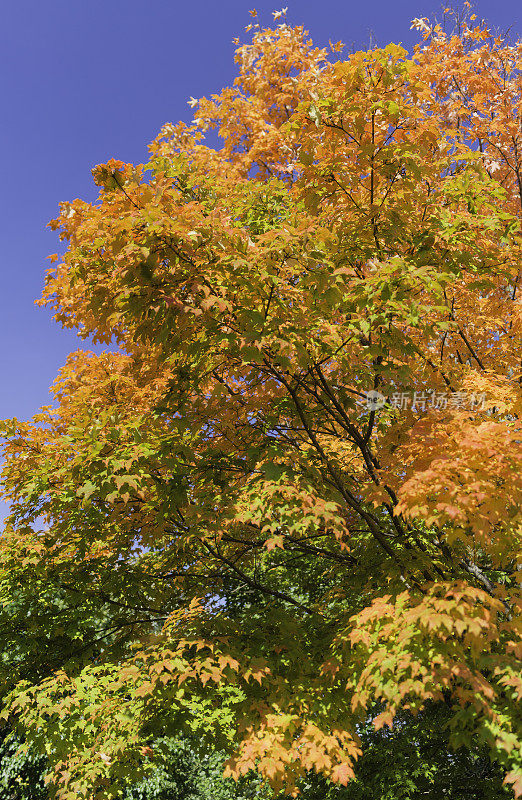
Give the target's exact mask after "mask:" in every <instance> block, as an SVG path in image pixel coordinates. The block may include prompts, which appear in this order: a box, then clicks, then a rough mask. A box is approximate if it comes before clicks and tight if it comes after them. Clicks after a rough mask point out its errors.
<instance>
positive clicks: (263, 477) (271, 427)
mask: <svg viewBox="0 0 522 800" xmlns="http://www.w3.org/2000/svg"><path fill="white" fill-rule="evenodd" d="M254 17H255V15H254ZM414 24H415V25H416V26H417V27H418V28H419V30H420V33H421V41H420V43H419V45H418V46H417V47H416V48H415V51H414V53H413V54H412V55H411V56H410V55H408V53H407V52H406V51H405V50H404V49H403V48H402V47H399V46H397V45H393V44H391V45H388V46H387V47H385V48H373V49H371V50H369V51H367V52H357V53H354V54H353V55H351V56H350V57H348V58H347V59H346V60H342V57H341V55H340V53H341V49H342V48H341V45H340V44H339V45H332V46H331V51H332V52H331V53H328V51H327V50H325V49H319V48H316V47H314V46H313V44H312V43H311V42H310V41H309V40H308V35H307V34H306V32H305V31H304V30H303V29H302V28H300V27H296V28H292V27H290V26H288V25H287V24H286V22H284V21H283V22H282V23H281V24H280V25H279V26H278V27H276V28H274V29H270V28H262V27H261V26H260V25H259V24H258V23H257V22H256V19H255V18H254V20H253V22H252V24H251V26H249V28H250V29H251V32H252V40H251V42H250V43H249V44H244V45H240V44H239V43H238V47H237V51H236V63H237V66H238V77H237V79H236V80H235V82H234V84H233V86H232V87H230V88H226V89H224V90H223V91H222V92H221V93H220V94H216V95H213V96H212V98H211V99H207V98H202V99H201V100H197V101H196V100H191V105H192V106H193V108H194V120H193V122H192V123H191V124H190V125H187V124H184V123H179V124H177V125H171V124H168V125H165V126H164V128H163V129H162V131H161V133H160V135H159V136H158V138H157V139H156V140H155V141H154V142H153V143H152V145H151V148H150V150H151V157H150V161H149V162H148V164H146V165H138V166H134V165H132V164H124V163H122V162H119V161H115V160H111V161H109V162H108V163H107V164H103V165H99V166H98V167H96V168H95V169H94V170H93V175H94V179H95V182H96V183H97V185H98V186H99V187H100V196H99V199H98V201H97V202H96V203H93V204H91V203H86V202H83V201H81V200H75V201H74V202H72V203H63V204H62V207H61V213H60V216H59V218H58V219H57V220H55V221H54V222H53V223H52V227H53V228H54V229H56V230H59V232H60V236H61V238H62V240H64V241H65V242H66V245H67V249H66V252H65V254H64V256H63V257H62V258H61V259H59V258H58V257H54V259H53V260H54V261H55V262H58V263H57V264H56V266H54V267H53V269H52V270H51V271H50V272H49V273H48V277H47V281H46V287H45V290H44V293H43V297H42V300H41V303H43V304H47V305H50V306H51V308H52V309H53V310H54V313H55V317H56V319H57V320H58V321H59V322H61V323H62V324H63V325H64V326H67V327H73V328H76V329H77V330H78V331H79V333H80V335H81V336H83V337H85V338H89V337H91V339H92V340H93V341H94V342H102V343H105V344H107V345H109V344H111V343H112V345H116V346H117V348H118V351H117V352H106V353H104V354H102V355H95V354H93V353H84V352H78V353H74V354H72V355H71V357H70V358H69V360H68V361H67V364H66V365H65V366H64V368H63V369H62V371H61V372H60V375H59V376H58V379H57V381H56V383H55V385H54V396H55V400H56V402H55V404H54V405H53V406H49V407H47V408H44V409H42V410H41V413H40V414H38V415H37V416H36V417H35V418H34V419H33V420H31V421H29V422H20V421H18V420H10V421H6V422H4V424H3V435H4V436H5V438H6V446H5V465H4V470H3V485H4V492H5V496H6V498H7V499H8V501H9V503H10V505H11V513H10V515H9V517H8V519H7V522H6V527H5V530H4V533H3V536H2V539H1V540H0V548H1V549H0V582H1V589H2V595H1V596H2V611H1V620H0V622H1V625H2V632H3V633H2V635H3V650H4V655H3V659H2V662H1V669H2V674H3V678H4V685H5V688H6V697H5V704H4V707H5V710H4V716H9V715H10V716H11V717H12V718H13V719H14V720H18V724H19V725H20V726H21V728H22V729H23V730H24V732H25V735H26V736H27V739H28V741H30V742H32V743H33V745H35V746H37V747H38V746H39V747H41V748H42V749H43V750H45V751H46V752H47V755H48V758H49V759H50V762H51V764H52V767H53V770H54V772H53V775H52V777H51V782H52V785H53V787H54V790H55V792H56V794H57V796H58V797H59V798H61V799H62V800H66V799H67V798H73V797H74V798H77V797H86V798H87V797H88V798H111V797H117V796H118V792H120V790H121V788H122V787H123V786H125V785H127V783H128V781H129V780H131V779H134V778H135V776H137V775H139V774H141V772H143V771H145V772H146V770H147V767H148V766H150V765H152V764H153V763H154V749H153V748H151V747H150V743H151V741H152V738H153V734H154V735H155V736H157V735H168V734H169V732H172V731H178V730H190V731H192V733H194V734H195V735H196V736H198V737H201V738H205V737H209V738H210V739H211V740H212V741H213V742H216V743H217V745H218V746H219V747H223V748H224V749H226V750H227V751H228V752H229V753H230V759H229V762H228V767H227V774H228V775H233V776H235V777H238V776H240V775H243V774H246V773H247V772H248V771H249V770H250V769H252V768H255V769H256V770H257V771H258V772H259V773H260V774H261V775H262V776H263V777H264V778H265V779H266V780H267V781H268V782H269V783H270V785H271V786H272V787H273V789H274V791H279V790H280V789H284V790H285V791H288V792H292V791H293V790H294V788H295V786H296V784H297V782H298V781H299V778H300V777H301V776H302V775H304V774H306V773H307V772H308V771H309V770H312V769H313V770H316V771H317V772H319V773H322V774H324V775H325V776H327V777H328V778H329V779H330V780H332V781H333V782H337V783H340V784H347V783H348V782H349V781H350V779H351V778H353V776H354V762H355V760H356V759H357V757H358V756H359V755H360V753H361V739H360V736H359V733H358V725H360V724H361V721H362V720H364V719H366V718H367V716H368V713H369V712H370V709H371V708H373V707H374V704H375V703H376V702H377V703H380V704H381V709H382V710H381V711H380V712H379V714H378V715H377V716H376V717H375V718H374V719H373V725H374V727H375V729H376V730H379V729H381V728H382V727H383V726H390V727H391V726H392V725H393V721H394V719H395V718H398V715H400V714H404V713H411V714H417V713H419V712H420V711H421V710H422V709H423V708H424V707H426V704H428V703H430V702H433V701H435V702H444V703H445V704H446V705H447V706H448V707H449V708H450V709H451V716H450V719H449V723H448V741H450V743H451V744H452V745H453V746H456V747H458V746H459V745H462V746H464V747H465V746H471V745H472V744H473V745H475V744H477V743H478V744H479V745H480V746H486V747H487V748H488V749H489V752H490V754H491V758H492V759H493V760H494V761H496V762H498V764H499V765H500V766H501V767H502V768H503V769H504V770H505V773H506V785H508V786H509V787H511V789H512V791H513V792H514V795H515V796H516V797H519V796H521V795H522V738H521V733H520V732H521V711H520V703H519V701H520V695H521V693H522V677H521V675H520V656H521V655H522V641H521V631H522V628H521V619H522V618H521V603H522V598H521V593H520V583H519V578H520V576H519V573H518V567H519V566H520V564H521V563H522V559H521V549H520V542H521V527H520V526H521V517H520V507H521V502H520V501H521V497H522V483H521V479H520V463H521V461H522V447H521V444H522V437H521V435H520V425H519V414H520V409H521V401H522V386H521V382H522V376H521V372H522V351H521V348H520V333H521V327H522V311H521V308H522V307H521V305H520V302H519V297H518V293H519V287H518V284H519V281H520V266H519V265H520V256H521V243H522V238H521V231H520V218H521V213H522V212H521V209H522V131H521V126H520V114H521V108H522V96H521V88H522V83H521V82H522V72H521V66H522V44H519V43H517V44H515V45H513V46H512V45H510V44H509V43H508V42H506V41H505V40H503V39H502V38H501V37H498V36H495V35H494V34H492V33H491V32H490V31H489V30H488V28H487V26H486V25H485V24H480V25H479V24H475V22H474V20H473V15H471V16H469V17H468V18H467V20H464V21H460V23H459V25H458V26H457V28H456V29H455V31H454V32H452V33H447V32H445V30H444V29H443V27H442V26H441V25H431V24H430V23H429V22H428V21H426V20H416V21H414ZM208 131H210V132H212V131H215V132H217V133H218V134H219V136H220V137H221V140H222V141H221V143H220V144H219V146H217V147H212V146H210V144H209V140H208V134H207V132H208ZM205 134H207V140H205ZM369 391H371V392H373V393H374V394H373V395H370V397H374V398H377V401H378V402H374V403H373V404H372V402H368V392H369ZM408 397H410V398H413V402H407V401H408ZM237 598H239V599H240V601H238V600H237ZM21 634H23V635H21ZM46 643H47V645H51V644H52V647H49V646H48V647H47V648H46V647H45V645H46Z"/></svg>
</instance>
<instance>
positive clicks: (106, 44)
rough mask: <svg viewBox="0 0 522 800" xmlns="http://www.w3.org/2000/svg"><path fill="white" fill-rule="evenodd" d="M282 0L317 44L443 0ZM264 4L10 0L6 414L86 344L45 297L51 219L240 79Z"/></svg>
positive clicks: (5, 54)
mask: <svg viewBox="0 0 522 800" xmlns="http://www.w3.org/2000/svg"><path fill="white" fill-rule="evenodd" d="M284 2H285V4H288V15H287V21H288V22H289V23H290V24H304V25H305V27H306V28H307V29H308V30H309V31H310V33H311V35H312V38H313V39H314V41H315V42H316V43H317V44H319V45H324V44H327V42H328V39H332V41H338V40H339V39H340V40H342V41H344V42H345V43H346V44H347V45H348V46H349V47H351V46H353V47H355V48H356V49H360V48H364V47H367V46H368V44H369V41H370V35H371V36H372V38H373V41H374V42H376V43H378V44H383V45H384V44H386V43H388V42H389V41H395V42H402V43H403V44H404V45H405V46H406V47H411V45H412V43H413V41H414V39H415V37H414V33H413V32H410V21H411V19H412V18H413V17H422V16H429V17H431V16H433V14H434V13H437V11H440V8H441V6H440V5H439V4H438V3H437V0H429V1H428V2H425V1H424V0H415V1H414V2H410V1H409V0H402V1H400V0H399V1H396V2H393V0H392V2H390V1H389V0H388V2H384V0H370V1H369V2H361V1H360V0H358V1H357V2H352V0H295V1H294V2H292V0H284ZM254 5H255V7H256V8H257V10H258V13H259V17H260V19H261V22H262V23H268V22H269V21H271V19H272V15H271V12H272V11H274V10H278V9H279V8H280V6H278V5H277V3H276V2H275V0H271V2H266V1H265V0H261V1H260V2H257V3H256V2H255V0H248V1H247V2H239V0H221V2H212V3H201V2H198V0H192V2H183V3H181V2H177V0H171V2H165V0H125V2H123V0H68V1H67V2H64V1H63V0H46V2H42V0H30V2H28V1H27V0H17V2H14V1H13V0H7V2H5V3H3V6H2V33H1V34H0V35H1V38H2V41H1V46H0V60H1V61H2V62H3V63H2V69H1V75H2V88H3V107H4V112H3V115H2V120H1V121H0V147H1V152H3V154H4V157H3V167H2V188H1V192H0V203H1V209H0V214H1V219H2V225H1V228H0V239H1V241H0V244H1V246H0V255H1V262H2V263H1V280H2V291H1V292H0V328H1V330H0V342H1V343H2V344H1V347H0V371H1V376H2V380H1V382H0V418H6V417H13V416H17V417H19V418H27V417H29V416H31V415H32V414H33V413H35V411H36V410H37V409H38V407H39V406H41V405H42V404H46V403H48V402H50V398H49V394H48V388H49V385H50V384H51V383H52V381H53V379H54V377H55V375H56V372H57V370H58V369H59V367H60V365H61V364H62V363H63V362H64V360H65V357H66V355H67V353H68V352H70V351H71V350H73V349H76V348H77V347H78V346H85V345H84V344H83V343H82V342H80V341H79V340H78V339H77V338H76V336H75V335H74V334H73V333H71V332H68V331H64V330H62V329H61V328H60V326H59V325H57V324H56V323H54V322H53V321H52V319H51V315H50V313H49V312H48V311H46V310H45V309H39V308H37V307H35V306H34V300H35V299H36V298H37V297H38V296H39V294H40V292H41V289H42V285H43V277H44V272H45V269H46V268H47V267H48V266H49V263H48V262H47V261H46V256H47V255H48V254H50V253H53V252H56V251H57V250H58V248H59V245H58V243H57V237H56V234H54V233H53V232H51V231H50V230H49V229H47V228H46V225H47V222H48V221H49V220H50V219H51V218H52V217H54V216H56V214H57V210H58V203H59V201H60V200H72V199H74V198H75V197H81V198H83V199H87V200H89V199H93V198H94V197H95V192H94V187H93V183H92V178H91V174H90V170H91V168H92V166H94V165H95V164H97V163H100V162H103V161H106V160H107V159H109V158H110V157H114V158H119V159H122V160H124V161H134V162H143V161H145V160H146V158H147V149H146V146H147V144H148V142H149V141H150V140H151V139H152V138H153V137H154V136H155V135H156V133H157V131H158V130H159V128H160V126H161V125H162V124H163V123H164V122H166V121H177V120H178V119H185V120H190V119H191V113H190V108H189V107H188V106H187V99H188V98H189V97H190V96H191V95H193V96H195V97H199V96H202V95H204V94H210V93H212V92H213V91H218V90H219V89H220V88H222V87H223V86H225V85H228V84H230V82H231V81H232V80H233V78H234V64H233V50H234V47H233V45H232V39H233V38H234V37H235V36H240V37H242V36H244V33H243V31H244V26H245V25H246V24H248V22H249V20H250V17H249V15H248V10H249V9H250V8H252V7H254ZM475 12H476V13H477V15H478V16H479V17H485V18H486V19H487V20H488V21H489V23H490V24H491V25H492V26H493V27H498V28H500V29H501V30H506V29H507V28H508V27H510V26H511V27H512V32H513V34H515V35H516V36H517V35H522V6H521V5H520V2H514V0H504V2H502V3H499V2H497V3H493V2H478V3H476V4H475Z"/></svg>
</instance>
